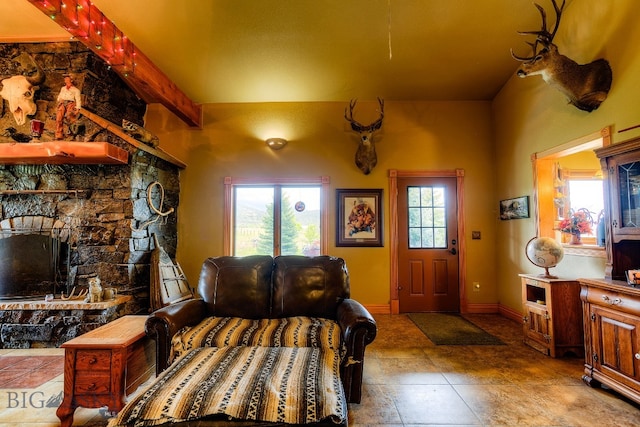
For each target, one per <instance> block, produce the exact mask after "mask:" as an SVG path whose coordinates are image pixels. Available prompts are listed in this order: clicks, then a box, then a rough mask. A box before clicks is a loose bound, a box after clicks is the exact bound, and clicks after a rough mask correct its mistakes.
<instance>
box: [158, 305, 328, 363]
mask: <svg viewBox="0 0 640 427" xmlns="http://www.w3.org/2000/svg"><path fill="white" fill-rule="evenodd" d="M340 337H341V333H340V326H338V323H337V322H335V321H334V320H330V319H322V318H319V317H307V316H297V317H286V318H281V319H243V318H238V317H207V318H205V319H204V320H202V321H201V322H200V323H198V324H197V325H195V326H191V327H187V328H184V329H182V330H181V331H179V332H178V333H177V334H175V335H174V336H173V339H172V342H171V351H172V354H171V360H175V359H176V358H178V357H180V356H181V355H182V354H184V353H186V352H187V351H189V350H190V349H192V348H197V347H229V346H231V347H235V346H248V347H254V346H257V347H314V348H325V349H331V350H340V345H341V342H340Z"/></svg>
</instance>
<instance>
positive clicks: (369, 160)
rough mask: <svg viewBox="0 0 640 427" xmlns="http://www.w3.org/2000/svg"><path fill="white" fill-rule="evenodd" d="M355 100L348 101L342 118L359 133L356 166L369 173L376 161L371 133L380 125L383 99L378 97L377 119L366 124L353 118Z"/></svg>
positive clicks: (366, 173) (382, 113)
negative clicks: (378, 111)
mask: <svg viewBox="0 0 640 427" xmlns="http://www.w3.org/2000/svg"><path fill="white" fill-rule="evenodd" d="M356 102H358V101H357V100H356V99H352V100H351V102H349V107H348V110H347V108H345V109H344V118H345V119H347V121H348V122H349V123H351V129H353V130H354V131H356V132H358V134H359V135H360V142H358V150H357V151H356V166H358V169H360V170H361V171H362V172H363V173H364V174H365V175H369V174H370V173H371V171H372V170H373V168H374V167H375V166H376V164H377V163H378V156H377V154H376V147H375V145H374V144H373V133H374V132H375V131H377V130H379V129H380V127H382V119H383V118H384V100H383V99H381V98H378V104H380V117H379V118H378V120H376V121H374V122H373V123H370V124H368V125H366V126H365V125H362V124H360V123H358V122H357V121H355V120H354V119H353V109H354V108H355V106H356Z"/></svg>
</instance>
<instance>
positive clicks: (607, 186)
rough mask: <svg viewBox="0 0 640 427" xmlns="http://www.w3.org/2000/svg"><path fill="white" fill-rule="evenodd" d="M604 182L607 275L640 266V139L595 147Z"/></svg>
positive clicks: (620, 276)
mask: <svg viewBox="0 0 640 427" xmlns="http://www.w3.org/2000/svg"><path fill="white" fill-rule="evenodd" d="M595 153H596V156H598V158H600V164H601V166H602V171H603V175H604V177H605V181H604V186H603V187H604V198H605V200H604V210H605V219H606V222H605V234H606V249H607V264H606V269H605V278H607V279H614V280H626V277H625V274H624V272H625V271H626V270H634V269H638V268H640V138H636V139H632V140H629V141H625V142H621V143H618V144H613V145H609V146H607V147H603V148H599V149H597V150H595Z"/></svg>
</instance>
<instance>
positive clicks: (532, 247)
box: [525, 237, 564, 279]
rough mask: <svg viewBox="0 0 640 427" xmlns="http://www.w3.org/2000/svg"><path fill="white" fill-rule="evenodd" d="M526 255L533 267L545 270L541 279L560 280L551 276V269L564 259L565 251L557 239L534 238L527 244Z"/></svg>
mask: <svg viewBox="0 0 640 427" xmlns="http://www.w3.org/2000/svg"><path fill="white" fill-rule="evenodd" d="M525 253H526V254H527V258H528V259H529V261H531V263H532V264H533V265H537V266H538V267H542V268H544V274H540V277H544V278H546V279H557V278H558V277H557V276H552V275H551V274H549V269H550V268H551V267H555V266H556V265H558V264H559V263H560V261H562V258H563V257H564V249H562V245H560V243H558V242H557V241H556V240H555V239H552V238H551V237H534V238H533V239H531V240H529V242H528V243H527V247H526V249H525Z"/></svg>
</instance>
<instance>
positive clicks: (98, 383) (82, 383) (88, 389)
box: [74, 372, 111, 394]
mask: <svg viewBox="0 0 640 427" xmlns="http://www.w3.org/2000/svg"><path fill="white" fill-rule="evenodd" d="M110 392H111V377H110V375H109V373H108V372H107V373H104V374H93V373H88V372H82V373H80V372H76V383H75V387H74V393H76V394H88V393H92V394H109V393H110Z"/></svg>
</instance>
